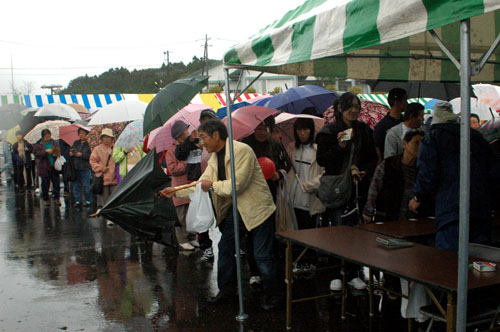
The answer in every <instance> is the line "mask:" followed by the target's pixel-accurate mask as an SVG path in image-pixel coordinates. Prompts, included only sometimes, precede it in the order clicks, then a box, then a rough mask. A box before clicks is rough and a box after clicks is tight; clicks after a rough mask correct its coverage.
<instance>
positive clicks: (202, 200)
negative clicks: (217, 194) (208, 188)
mask: <svg viewBox="0 0 500 332" xmlns="http://www.w3.org/2000/svg"><path fill="white" fill-rule="evenodd" d="M208 195H209V194H208V192H205V191H203V190H201V183H198V184H197V185H196V189H195V192H194V193H193V194H190V195H189V198H190V199H191V203H189V208H188V211H187V214H186V230H187V231H188V232H190V233H203V232H206V231H208V230H209V229H210V227H212V225H213V223H214V219H215V215H214V209H213V207H212V201H211V200H210V196H208Z"/></svg>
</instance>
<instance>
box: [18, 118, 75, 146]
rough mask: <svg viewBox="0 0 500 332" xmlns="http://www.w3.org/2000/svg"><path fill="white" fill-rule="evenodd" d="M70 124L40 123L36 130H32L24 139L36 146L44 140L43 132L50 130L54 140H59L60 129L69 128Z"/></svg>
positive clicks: (57, 122) (58, 121) (63, 122)
mask: <svg viewBox="0 0 500 332" xmlns="http://www.w3.org/2000/svg"><path fill="white" fill-rule="evenodd" d="M68 125H70V123H69V122H68V121H62V120H52V121H46V122H43V123H39V124H37V125H36V126H35V128H33V129H31V131H30V132H29V133H27V134H26V136H24V139H25V140H27V141H28V143H31V144H35V143H36V142H38V141H39V140H40V139H41V138H42V130H44V129H48V130H50V132H51V134H52V139H55V140H58V139H59V127H62V126H68Z"/></svg>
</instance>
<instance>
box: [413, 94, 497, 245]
mask: <svg viewBox="0 0 500 332" xmlns="http://www.w3.org/2000/svg"><path fill="white" fill-rule="evenodd" d="M452 111H453V110H452V105H451V104H450V103H448V102H438V103H436V105H435V106H434V117H433V120H432V125H431V129H430V131H429V133H428V135H426V136H425V138H424V140H423V141H422V143H421V147H420V152H419V156H418V161H417V168H418V174H417V180H416V183H415V188H414V193H415V197H414V198H413V199H412V200H410V203H409V208H410V209H412V210H413V211H418V209H419V205H420V201H421V200H422V199H423V198H424V197H425V196H426V195H435V200H436V229H437V232H436V240H435V246H436V247H437V248H440V249H444V250H449V251H457V250H458V224H459V204H460V203H459V192H460V188H459V183H460V181H459V175H460V124H459V123H458V122H457V120H458V115H455V114H453V112H452ZM470 135H471V141H470V144H471V156H470V226H469V242H474V243H483V244H487V243H489V242H490V237H491V210H492V203H493V202H492V200H491V198H492V197H493V195H492V192H493V189H497V188H498V185H499V184H500V175H499V169H500V167H499V165H498V156H497V155H495V153H494V152H493V150H492V149H491V147H490V146H489V145H488V143H487V142H486V141H485V140H484V138H483V137H482V135H481V134H480V133H479V132H478V131H476V130H471V132H470Z"/></svg>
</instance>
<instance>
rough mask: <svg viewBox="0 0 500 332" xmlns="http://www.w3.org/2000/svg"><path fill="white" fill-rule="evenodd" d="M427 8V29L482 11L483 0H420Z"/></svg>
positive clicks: (481, 12)
mask: <svg viewBox="0 0 500 332" xmlns="http://www.w3.org/2000/svg"><path fill="white" fill-rule="evenodd" d="M422 2H423V3H424V6H425V8H426V9H427V15H428V17H427V30H431V29H436V28H439V27H441V26H443V25H446V24H449V23H453V22H458V21H460V20H463V19H465V18H469V17H472V16H476V15H480V14H483V13H484V3H483V0H462V1H436V0H422Z"/></svg>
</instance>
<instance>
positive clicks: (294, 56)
mask: <svg viewBox="0 0 500 332" xmlns="http://www.w3.org/2000/svg"><path fill="white" fill-rule="evenodd" d="M315 22H316V16H312V17H310V18H308V19H307V20H304V21H300V22H297V23H295V24H294V25H293V26H292V27H293V34H292V53H291V54H290V58H289V59H288V63H293V62H297V61H301V60H302V59H310V58H311V52H312V47H313V41H314V26H315Z"/></svg>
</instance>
